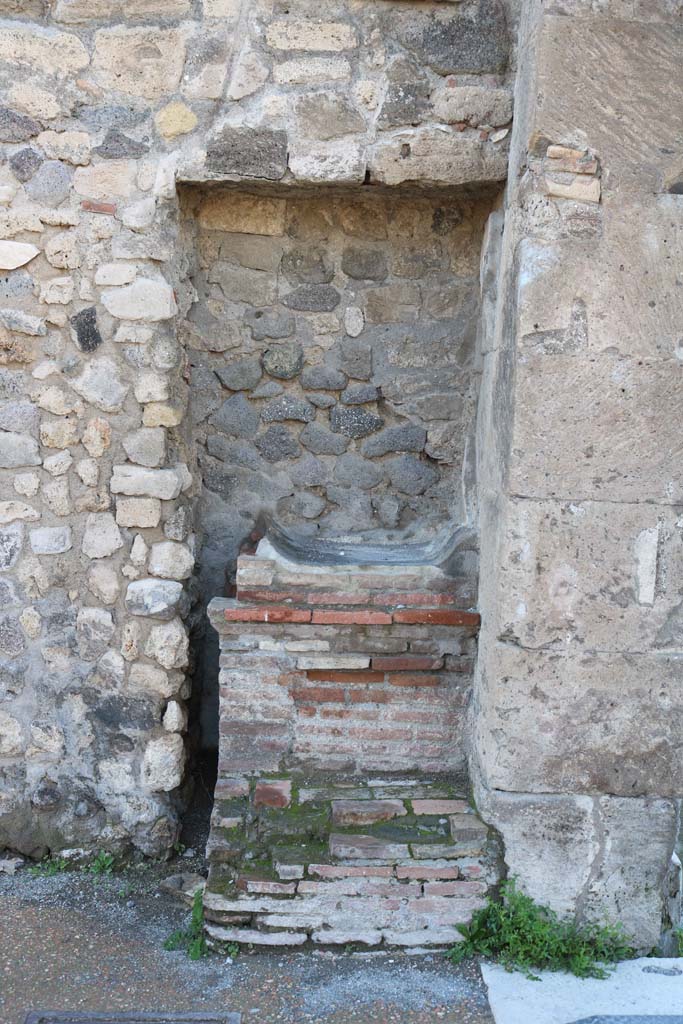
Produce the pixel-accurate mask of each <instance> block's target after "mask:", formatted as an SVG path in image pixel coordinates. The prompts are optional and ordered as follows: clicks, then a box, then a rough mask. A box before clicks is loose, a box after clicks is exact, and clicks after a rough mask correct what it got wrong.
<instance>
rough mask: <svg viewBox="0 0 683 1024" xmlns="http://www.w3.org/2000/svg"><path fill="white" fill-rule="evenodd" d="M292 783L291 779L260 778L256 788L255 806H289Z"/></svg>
mask: <svg viewBox="0 0 683 1024" xmlns="http://www.w3.org/2000/svg"><path fill="white" fill-rule="evenodd" d="M291 802H292V783H291V782H290V781H289V779H259V781H258V782H257V783H256V789H255V790H254V807H289V805H290V803H291Z"/></svg>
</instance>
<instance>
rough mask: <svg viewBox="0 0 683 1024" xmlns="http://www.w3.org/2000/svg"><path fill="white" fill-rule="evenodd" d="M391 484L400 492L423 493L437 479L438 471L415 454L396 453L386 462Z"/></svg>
mask: <svg viewBox="0 0 683 1024" xmlns="http://www.w3.org/2000/svg"><path fill="white" fill-rule="evenodd" d="M387 469H388V471H389V479H390V480H391V483H392V486H393V487H394V488H395V489H396V490H397V491H400V492H401V494H413V495H415V494H424V492H425V491H426V490H427V489H428V488H429V487H431V486H432V484H435V483H436V482H437V480H438V479H439V473H438V471H437V470H435V469H433V468H432V467H431V466H430V465H428V463H426V462H423V461H422V460H420V459H418V458H417V457H416V456H415V455H398V456H397V457H396V458H395V459H390V460H389V462H388V463H387Z"/></svg>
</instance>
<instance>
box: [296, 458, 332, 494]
mask: <svg viewBox="0 0 683 1024" xmlns="http://www.w3.org/2000/svg"><path fill="white" fill-rule="evenodd" d="M289 475H290V476H291V478H292V483H293V484H295V486H297V487H321V486H322V485H323V484H325V483H327V481H328V480H329V478H330V471H329V469H328V467H327V466H326V465H325V463H324V462H321V461H320V459H316V457H315V455H304V456H303V458H301V459H299V460H298V461H297V462H296V463H295V465H293V466H292V468H291V470H290V471H289Z"/></svg>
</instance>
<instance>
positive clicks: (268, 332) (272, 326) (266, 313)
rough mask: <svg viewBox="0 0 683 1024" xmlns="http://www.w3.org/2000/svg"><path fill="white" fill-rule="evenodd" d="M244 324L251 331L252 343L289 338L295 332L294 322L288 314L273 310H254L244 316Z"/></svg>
mask: <svg viewBox="0 0 683 1024" xmlns="http://www.w3.org/2000/svg"><path fill="white" fill-rule="evenodd" d="M244 322H245V324H246V325H247V327H249V328H250V329H251V336H252V338H253V339H254V341H263V339H264V338H275V339H277V338H291V336H292V335H293V334H294V331H295V330H296V320H295V319H294V317H293V316H290V315H289V314H288V313H276V312H275V311H274V310H268V309H254V310H251V311H250V312H248V313H246V314H245V317H244Z"/></svg>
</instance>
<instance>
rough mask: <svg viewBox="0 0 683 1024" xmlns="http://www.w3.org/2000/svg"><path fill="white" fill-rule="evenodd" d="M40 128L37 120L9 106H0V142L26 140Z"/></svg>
mask: <svg viewBox="0 0 683 1024" xmlns="http://www.w3.org/2000/svg"><path fill="white" fill-rule="evenodd" d="M39 131H42V128H41V126H40V124H39V123H38V121H34V120H33V118H32V117H27V116H26V114H18V113H17V112H16V110H11V109H10V108H9V107H0V142H28V140H29V139H30V138H32V137H33V136H34V135H37V134H38V132H39Z"/></svg>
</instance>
